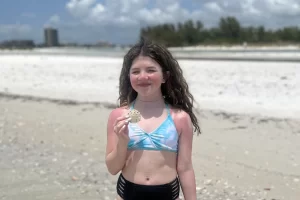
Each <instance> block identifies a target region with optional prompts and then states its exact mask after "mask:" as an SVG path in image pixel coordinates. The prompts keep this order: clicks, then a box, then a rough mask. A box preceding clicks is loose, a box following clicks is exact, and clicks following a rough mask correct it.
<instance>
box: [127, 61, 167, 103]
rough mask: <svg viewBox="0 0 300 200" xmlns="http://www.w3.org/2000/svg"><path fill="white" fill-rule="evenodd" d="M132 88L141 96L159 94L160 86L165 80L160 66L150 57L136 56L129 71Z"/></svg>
mask: <svg viewBox="0 0 300 200" xmlns="http://www.w3.org/2000/svg"><path fill="white" fill-rule="evenodd" d="M129 75H130V83H131V86H132V88H133V89H134V90H135V91H136V92H137V93H138V95H139V96H143V97H155V96H158V95H161V89H160V86H161V84H162V83H164V82H165V80H164V76H163V72H162V68H161V66H160V65H159V64H158V63H157V62H156V61H155V60H153V59H152V58H150V57H147V56H138V57H137V58H136V59H135V60H134V61H133V63H132V66H131V69H130V71H129Z"/></svg>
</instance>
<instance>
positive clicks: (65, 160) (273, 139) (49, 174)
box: [0, 94, 300, 200]
mask: <svg viewBox="0 0 300 200" xmlns="http://www.w3.org/2000/svg"><path fill="white" fill-rule="evenodd" d="M112 108H113V105H112V104H105V105H102V104H95V103H82V104H78V103H76V102H70V101H66V102H64V101H53V100H52V101H51V100H46V99H38V98H28V97H17V96H7V95H3V94H2V95H0V169H1V170H0V178H1V181H0V199H8V200H19V199H22V200H32V199H41V200H50V199H51V200H52V199H61V200H65V199H73V200H74V199H83V200H89V199H104V200H108V199H114V198H115V196H116V192H115V184H116V180H117V176H112V175H110V174H109V173H108V171H107V169H106V166H105V162H104V153H105V144H106V122H107V117H108V115H109V113H110V111H111V109H112ZM198 117H199V120H200V122H201V127H202V131H203V134H202V135H200V136H196V135H195V137H194V146H193V163H194V168H195V173H196V181H197V193H198V199H201V200H205V199H207V200H209V199H214V200H215V199H222V200H223V199H230V200H242V199H244V200H258V199H265V200H271V199H274V200H275V199H276V200H282V199H286V200H298V199H299V197H300V120H296V119H279V118H266V117H260V116H255V115H237V114H228V113H222V112H216V111H209V110H204V111H201V112H200V114H199V116H198Z"/></svg>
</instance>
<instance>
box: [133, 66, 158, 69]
mask: <svg viewBox="0 0 300 200" xmlns="http://www.w3.org/2000/svg"><path fill="white" fill-rule="evenodd" d="M131 69H132V70H134V69H138V68H137V67H132V68H131ZM146 69H156V67H155V66H147V67H146Z"/></svg>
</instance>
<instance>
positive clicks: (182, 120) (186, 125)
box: [171, 107, 193, 134]
mask: <svg viewBox="0 0 300 200" xmlns="http://www.w3.org/2000/svg"><path fill="white" fill-rule="evenodd" d="M171 116H172V118H173V121H174V123H175V126H176V129H177V131H178V133H179V134H181V133H182V132H190V131H191V132H193V125H192V121H191V117H190V115H189V114H188V113H187V112H185V111H184V110H180V109H177V108H172V107H171Z"/></svg>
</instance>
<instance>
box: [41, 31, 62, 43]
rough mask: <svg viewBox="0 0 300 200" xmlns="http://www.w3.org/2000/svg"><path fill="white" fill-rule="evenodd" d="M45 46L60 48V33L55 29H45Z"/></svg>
mask: <svg viewBox="0 0 300 200" xmlns="http://www.w3.org/2000/svg"><path fill="white" fill-rule="evenodd" d="M44 37H45V46H48V47H55V46H59V42H58V31H57V30H56V29H53V28H45V29H44Z"/></svg>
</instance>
